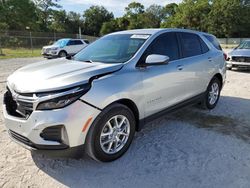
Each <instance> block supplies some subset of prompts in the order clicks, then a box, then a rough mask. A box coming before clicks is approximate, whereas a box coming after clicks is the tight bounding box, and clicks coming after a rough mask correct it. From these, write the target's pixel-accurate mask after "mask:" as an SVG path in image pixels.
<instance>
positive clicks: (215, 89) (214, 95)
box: [202, 77, 221, 110]
mask: <svg viewBox="0 0 250 188" xmlns="http://www.w3.org/2000/svg"><path fill="white" fill-rule="evenodd" d="M220 91H221V82H220V80H219V79H218V78H217V77H214V78H213V79H212V80H211V81H210V83H209V85H208V87H207V91H206V94H205V98H204V101H203V102H202V107H203V108H205V109H209V110H211V109H213V108H215V106H216V105H217V103H218V101H219V98H220Z"/></svg>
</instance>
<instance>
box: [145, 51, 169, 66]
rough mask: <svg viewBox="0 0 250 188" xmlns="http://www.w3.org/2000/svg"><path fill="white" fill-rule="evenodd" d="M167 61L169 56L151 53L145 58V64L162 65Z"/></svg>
mask: <svg viewBox="0 0 250 188" xmlns="http://www.w3.org/2000/svg"><path fill="white" fill-rule="evenodd" d="M168 62H169V57H168V56H166V55H159V54H151V55H149V56H148V57H147V58H146V61H145V63H146V64H147V65H162V64H166V63H168Z"/></svg>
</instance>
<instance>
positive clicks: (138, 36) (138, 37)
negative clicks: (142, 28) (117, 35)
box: [130, 34, 150, 39]
mask: <svg viewBox="0 0 250 188" xmlns="http://www.w3.org/2000/svg"><path fill="white" fill-rule="evenodd" d="M149 36H150V35H142V34H141V35H138V34H134V35H132V36H131V37H130V38H131V39H148V37H149Z"/></svg>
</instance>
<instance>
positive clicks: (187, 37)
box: [180, 33, 205, 57]
mask: <svg viewBox="0 0 250 188" xmlns="http://www.w3.org/2000/svg"><path fill="white" fill-rule="evenodd" d="M180 36H181V45H182V56H183V57H191V56H196V55H200V54H203V49H202V45H201V39H200V37H199V36H198V35H196V34H193V33H180ZM204 50H205V49H204Z"/></svg>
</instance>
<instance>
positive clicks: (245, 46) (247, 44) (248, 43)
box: [237, 41, 250, 49]
mask: <svg viewBox="0 0 250 188" xmlns="http://www.w3.org/2000/svg"><path fill="white" fill-rule="evenodd" d="M237 49H250V41H243V42H242V43H241V44H240V45H239V46H238V47H237Z"/></svg>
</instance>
